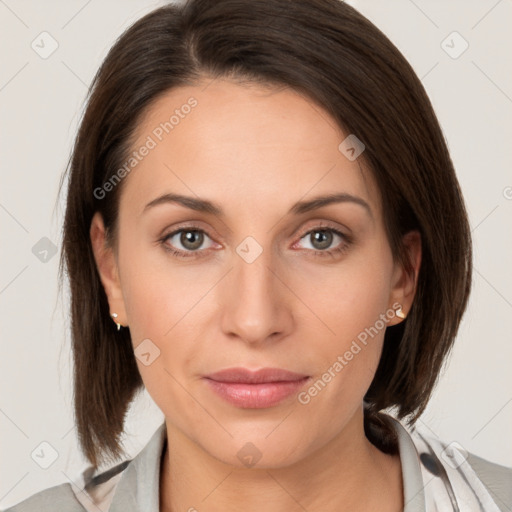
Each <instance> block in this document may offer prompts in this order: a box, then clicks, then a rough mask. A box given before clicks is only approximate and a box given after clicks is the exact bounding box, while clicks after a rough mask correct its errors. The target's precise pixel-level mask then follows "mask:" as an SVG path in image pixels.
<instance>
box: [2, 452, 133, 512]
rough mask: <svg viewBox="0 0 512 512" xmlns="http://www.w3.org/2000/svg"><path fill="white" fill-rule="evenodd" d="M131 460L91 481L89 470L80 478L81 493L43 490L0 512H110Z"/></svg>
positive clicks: (68, 489) (65, 487)
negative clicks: (114, 496)
mask: <svg viewBox="0 0 512 512" xmlns="http://www.w3.org/2000/svg"><path fill="white" fill-rule="evenodd" d="M129 463H130V460H127V461H124V462H123V463H121V464H119V465H117V466H115V467H113V468H110V469H109V470H107V471H104V472H103V473H100V474H99V475H96V476H94V477H91V471H90V469H87V470H85V471H84V473H83V475H82V483H83V484H84V485H83V489H81V488H79V487H77V486H72V485H71V484H70V483H63V484H60V485H56V486H54V487H50V488H48V489H44V490H42V491H40V492H38V493H36V494H33V495H32V496H30V497H29V498H27V499H25V500H23V501H22V502H20V503H18V504H16V505H14V506H13V507H10V508H8V509H6V510H3V511H0V512H55V511H56V510H62V511H66V512H102V511H106V510H108V509H109V506H110V503H111V501H112V497H113V495H114V492H115V488H116V485H117V483H118V482H119V480H120V478H121V476H122V473H123V470H124V469H125V468H126V467H127V466H128V464H129Z"/></svg>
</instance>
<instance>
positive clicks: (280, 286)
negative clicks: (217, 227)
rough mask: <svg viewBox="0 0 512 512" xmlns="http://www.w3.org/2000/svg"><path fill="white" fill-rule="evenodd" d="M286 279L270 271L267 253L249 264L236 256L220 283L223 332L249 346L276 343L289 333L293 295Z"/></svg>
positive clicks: (291, 320)
mask: <svg viewBox="0 0 512 512" xmlns="http://www.w3.org/2000/svg"><path fill="white" fill-rule="evenodd" d="M268 252H270V251H268ZM274 267H275V265H274ZM285 279H286V277H285V276H283V275H281V272H279V271H278V270H277V269H275V268H272V261H271V257H270V255H268V254H267V252H266V251H263V252H262V254H260V256H259V257H258V258H257V259H256V260H255V261H253V262H252V263H248V262H247V261H245V260H244V259H243V258H241V257H239V256H238V255H235V256H234V268H233V270H232V271H231V272H230V273H229V275H228V276H227V279H226V280H224V282H223V284H222V286H223V290H222V291H223V294H222V296H223V299H222V308H223V311H222V330H223V332H224V333H225V334H226V335H227V336H230V337H231V338H235V337H236V338H238V339H240V340H243V341H244V342H246V343H250V344H255V343H262V342H265V341H266V340H273V341H274V342H275V341H277V340H278V339H279V338H282V337H284V336H286V335H287V334H288V333H290V332H291V330H292V326H293V325H292V324H293V315H292V297H293V295H292V294H291V292H290V291H289V289H288V288H287V286H286V285H285V284H284V282H283V281H285Z"/></svg>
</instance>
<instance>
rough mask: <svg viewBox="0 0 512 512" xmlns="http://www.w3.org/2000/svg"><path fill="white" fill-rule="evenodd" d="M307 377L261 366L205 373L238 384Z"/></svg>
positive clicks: (293, 379)
mask: <svg viewBox="0 0 512 512" xmlns="http://www.w3.org/2000/svg"><path fill="white" fill-rule="evenodd" d="M306 377H308V376H307V375H304V374H300V373H295V372H291V371H288V370H283V369H281V368H262V369H260V370H256V371H251V370H248V369H247V368H228V369H226V370H221V371H219V372H215V373H212V374H211V375H207V376H206V378H207V379H211V380H215V381H217V382H230V383H239V384H262V383H265V382H295V381H298V380H302V379H305V378H306Z"/></svg>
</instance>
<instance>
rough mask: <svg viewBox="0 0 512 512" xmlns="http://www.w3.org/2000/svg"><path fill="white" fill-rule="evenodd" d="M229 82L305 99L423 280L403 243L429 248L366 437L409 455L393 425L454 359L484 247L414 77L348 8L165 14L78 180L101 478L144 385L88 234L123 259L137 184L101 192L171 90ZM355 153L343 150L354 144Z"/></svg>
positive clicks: (103, 96)
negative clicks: (340, 134) (130, 192)
mask: <svg viewBox="0 0 512 512" xmlns="http://www.w3.org/2000/svg"><path fill="white" fill-rule="evenodd" d="M216 78H225V79H230V80H234V81H236V82H237V83H240V84H244V83H256V84H260V85H269V86H275V87H276V88H283V87H288V88H291V89H293V90H295V91H297V92H299V93H301V94H302V95H304V96H305V97H306V98H308V99H309V100H311V101H312V102H314V103H315V104H316V105H319V106H320V107H322V108H323V109H325V111H326V112H328V113H329V115H330V116H332V118H333V119H334V120H335V121H336V122H337V123H338V125H339V127H340V128H341V129H342V130H343V131H344V133H345V134H346V135H348V134H355V135H356V136H357V137H358V138H359V139H360V140H361V141H363V143H364V144H365V146H366V149H365V151H364V153H362V155H361V156H360V158H359V159H358V162H359V163H360V165H364V166H366V167H367V168H368V169H369V170H370V172H371V173H372V175H373V176H374V178H375V180H376V183H377V185H378V188H379V190H380V194H381V197H382V204H383V212H384V222H385V226H386V234H387V237H388V240H389V243H390V247H391V250H392V254H393V257H394V258H395V261H399V262H400V263H401V264H402V265H404V268H405V269H407V270H408V271H411V268H412V267H411V264H410V262H409V260H408V255H407V253H406V251H405V249H404V246H403V245H402V243H401V239H402V236H403V235H404V234H405V233H407V232H408V231H410V230H413V229H416V230H418V231H419V232H420V234H421V237H422V263H421V268H420V272H419V275H418V279H417V283H416V284H417V288H416V296H415V299H414V303H413V306H412V309H411V310H410V312H409V314H408V317H407V319H406V320H405V321H403V322H401V323H400V324H398V325H395V326H391V327H388V328H387V329H386V331H385V338H384V346H383V351H382V355H381V359H380V363H379V366H378V368H377V371H376V374H375V377H374V379H373V381H372V383H371V385H370V387H369V389H368V391H367V393H366V395H365V404H366V407H365V422H364V424H365V433H366V435H367V437H368V438H369V439H370V441H372V442H373V443H374V444H375V445H376V446H378V447H379V448H380V449H381V450H383V451H385V452H387V453H397V445H396V439H394V438H393V436H392V434H391V431H390V429H389V425H387V421H386V417H385V416H384V415H382V414H379V411H380V410H382V409H386V408H395V409H396V415H397V417H398V418H399V419H403V418H406V419H407V422H408V424H409V425H410V426H412V425H413V424H414V423H415V422H416V420H417V419H418V417H419V416H420V415H421V413H422V412H423V410H424V409H425V407H426V405H427V402H428V400H429V399H430V396H431V394H432V391H433V388H434V386H435V384H436V382H437V379H438V376H439V373H440V370H441V368H442V365H443V362H444V361H445V358H446V356H447V355H448V354H449V352H450V350H451V347H452V344H453V341H454V339H455V336H456V333H457V331H458V328H459V324H460V321H461V318H462V316H463V313H464V311H465V309H466V305H467V301H468V296H469V292H470V288H471V272H472V248H471V233H470V229H469V222H468V219H467V213H466V209H465V206H464V200H463V197H462V194H461V191H460V187H459V184H458V181H457V178H456V176H455V171H454V167H453V163H452V161H451V158H450V155H449V152H448V148H447V145H446V142H445V140H444V137H443V134H442V131H441V128H440V126H439V123H438V120H437V118H436V116H435V113H434V111H433V108H432V105H431V103H430V100H429V99H428V96H427V94H426V92H425V90H424V88H423V86H422V84H421V82H420V80H419V79H418V77H417V76H416V74H415V73H414V71H413V69H412V67H411V66H410V65H409V63H408V62H407V61H406V59H405V58H404V57H403V56H402V54H401V53H400V52H399V50H398V49H397V48H396V47H395V46H394V45H393V44H392V43H391V42H390V41H389V40H388V38H387V37H386V36H385V35H384V34H383V33H382V32H381V31H380V30H379V29H377V28H376V27H375V26H374V25H373V24H372V23H371V22H369V21H368V20H367V19H366V18H365V17H364V16H362V15H361V14H359V13H358V12H357V11H356V10H355V9H354V8H352V7H350V6H349V5H347V4H345V3H343V2H342V1H340V0H190V1H188V2H186V3H183V4H179V5H177V4H169V5H166V6H164V7H161V8H158V9H156V10H154V11H152V12H150V13H149V14H147V15H145V16H144V17H143V18H141V19H140V20H138V21H137V22H136V23H135V24H133V25H132V26H131V27H130V28H128V29H127V30H126V31H125V32H124V33H123V34H122V35H121V36H120V37H119V38H118V40H117V41H116V43H115V44H114V46H113V47H112V48H111V49H110V51H109V53H108V55H107V57H106V58H105V60H104V62H103V63H102V65H101V67H100V68H99V70H98V72H97V74H96V76H95V77H94V79H93V82H92V84H91V87H90V90H89V94H88V97H87V103H86V107H85V110H84V112H83V115H82V118H81V121H80V127H79V130H78V133H77V136H76V139H75V143H74V147H73V151H72V154H71V155H70V159H69V162H68V166H67V169H66V172H65V173H64V175H63V177H62V181H61V185H60V187H61V188H62V185H63V181H64V177H65V175H66V173H67V174H68V189H67V204H66V211H65V219H64V225H63V250H62V253H61V259H60V265H59V283H60V284H61V285H62V277H63V272H64V271H67V277H68V278H69V283H70V296H71V299H70V300H71V304H70V309H71V311H70V312H71V338H72V340H71V342H72V350H73V359H74V413H75V421H76V425H77V431H78V440H79V443H80V447H81V449H82V451H83V453H84V454H85V456H86V457H87V459H88V460H89V461H90V462H91V464H92V465H93V466H94V467H95V468H97V467H98V466H99V465H100V464H102V463H103V462H104V461H107V462H109V461H117V460H119V459H120V458H121V457H122V456H125V455H126V454H125V453H124V451H123V448H122V443H121V437H122V434H123V432H124V421H125V417H126V413H127V411H128V407H129V405H130V403H131V401H132V400H133V399H134V398H135V394H136V392H138V391H141V390H142V389H143V387H144V384H143V381H142V379H141V376H140V374H139V371H138V368H137V364H136V361H135V356H134V351H133V347H132V343H131V339H130V331H129V329H128V328H126V329H122V330H121V331H119V332H118V331H117V330H116V327H115V324H114V323H113V322H112V319H111V318H110V314H109V313H110V312H109V305H108V301H107V297H106V294H105V292H104V289H103V287H102V284H101V281H100V278H99V274H98V271H97V268H96V264H95V259H94V256H93V251H92V246H91V240H90V235H89V230H90V225H91V220H92V217H93V215H94V213H95V212H97V211H99V212H100V213H101V215H102V216H103V220H104V223H105V227H106V230H107V243H108V244H109V246H110V247H112V248H113V249H114V250H115V249H116V237H117V221H118V217H117V215H118V204H119V197H120V194H121V193H122V190H123V181H121V182H120V183H119V184H118V186H115V187H113V189H112V190H111V191H110V192H109V193H108V195H107V196H106V197H105V198H98V197H96V196H97V195H98V194H95V190H97V189H98V188H102V187H103V186H104V185H105V183H107V182H109V180H111V179H112V176H113V175H114V174H115V173H116V171H117V170H119V168H120V167H121V166H122V163H123V162H125V161H126V160H127V158H128V155H129V154H130V152H131V151H133V147H132V144H133V143H134V141H135V135H134V134H135V131H136V129H137V126H138V123H139V122H140V121H141V119H142V117H143V115H144V114H145V112H146V111H147V109H148V108H149V107H150V106H151V105H152V104H153V102H155V101H156V100H157V99H158V98H159V97H161V96H162V95H163V94H165V93H166V92H168V91H169V90H170V89H173V88H176V87H180V86H184V85H195V84H198V83H200V82H201V83H202V81H204V80H205V79H212V80H213V79H216ZM340 142H341V141H340Z"/></svg>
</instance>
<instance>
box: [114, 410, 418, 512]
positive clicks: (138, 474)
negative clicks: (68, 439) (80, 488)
mask: <svg viewBox="0 0 512 512" xmlns="http://www.w3.org/2000/svg"><path fill="white" fill-rule="evenodd" d="M388 417H389V418H390V419H391V420H392V424H393V426H394V428H395V431H396V433H397V435H398V449H399V452H400V463H401V466H402V480H403V486H404V510H403V512H425V494H424V490H423V478H422V474H421V467H420V463H419V457H418V452H417V450H416V447H415V445H414V442H413V440H412V438H411V436H410V434H409V432H408V431H407V430H406V429H405V428H404V426H403V425H402V424H401V423H400V422H399V421H397V420H396V419H394V418H393V417H391V416H388ZM166 439H167V430H166V425H165V422H164V423H162V424H161V425H160V426H159V427H158V429H157V430H156V432H155V433H154V434H153V436H152V437H151V439H150V440H149V442H148V444H146V446H145V447H144V448H143V449H142V450H141V451H140V452H139V454H138V455H137V456H136V457H135V458H134V459H133V460H132V461H131V462H130V464H128V466H127V468H126V469H125V470H124V472H123V476H122V477H121V479H120V480H119V483H118V484H117V486H116V490H115V494H114V497H113V499H112V503H111V505H110V508H109V511H110V512H127V511H133V512H158V511H159V505H160V504H159V499H160V464H161V460H162V455H163V449H164V444H165V442H166Z"/></svg>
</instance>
